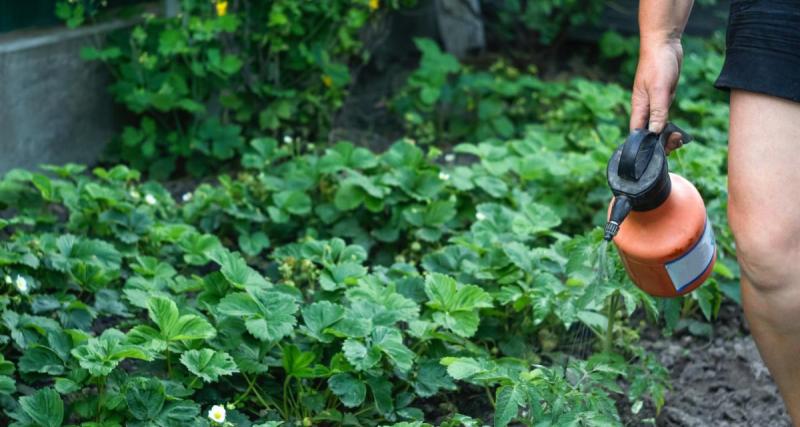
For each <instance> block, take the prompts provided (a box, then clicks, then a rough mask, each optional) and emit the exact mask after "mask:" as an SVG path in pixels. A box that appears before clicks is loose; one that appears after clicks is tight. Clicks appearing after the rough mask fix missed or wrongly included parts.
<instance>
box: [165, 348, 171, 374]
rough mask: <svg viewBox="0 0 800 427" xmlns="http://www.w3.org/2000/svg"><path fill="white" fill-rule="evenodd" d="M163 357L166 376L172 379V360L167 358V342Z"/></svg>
mask: <svg viewBox="0 0 800 427" xmlns="http://www.w3.org/2000/svg"><path fill="white" fill-rule="evenodd" d="M164 357H165V358H166V359H167V378H169V379H172V362H171V361H170V360H169V343H167V349H166V350H165V351H164Z"/></svg>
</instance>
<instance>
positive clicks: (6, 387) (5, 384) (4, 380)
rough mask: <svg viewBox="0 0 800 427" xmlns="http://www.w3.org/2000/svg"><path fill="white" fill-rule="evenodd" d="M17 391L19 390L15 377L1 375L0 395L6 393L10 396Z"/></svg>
mask: <svg viewBox="0 0 800 427" xmlns="http://www.w3.org/2000/svg"><path fill="white" fill-rule="evenodd" d="M15 391H17V385H16V381H14V378H11V377H7V376H5V375H0V395H2V394H4V395H6V396H10V395H12V394H13V393H14V392H15Z"/></svg>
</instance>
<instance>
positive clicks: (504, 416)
mask: <svg viewBox="0 0 800 427" xmlns="http://www.w3.org/2000/svg"><path fill="white" fill-rule="evenodd" d="M496 396H497V397H496V398H495V411H494V425H495V427H505V426H507V425H508V423H510V422H511V420H513V419H514V418H516V416H517V414H518V413H519V408H520V407H521V406H524V405H525V400H526V398H525V392H524V391H523V390H522V388H521V386H518V385H514V386H502V387H500V388H498V389H497V394H496Z"/></svg>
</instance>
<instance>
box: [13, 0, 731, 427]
mask: <svg viewBox="0 0 800 427" xmlns="http://www.w3.org/2000/svg"><path fill="white" fill-rule="evenodd" d="M544 3H546V4H548V5H550V6H549V8H543V9H542V10H538V9H537V10H536V11H528V12H529V13H531V14H536V13H539V14H540V15H537V16H540V18H542V19H544V18H543V17H551V18H552V17H553V16H561V15H560V14H566V13H572V12H571V11H573V8H575V7H577V6H576V5H580V4H581V3H580V2H566V3H565V4H564V5H561V4H560V3H561V2H556V1H553V2H542V4H544ZM256 5H258V6H260V7H259V8H255V6H256ZM183 6H184V11H185V14H184V15H182V16H179V17H175V18H158V17H153V16H150V17H147V18H146V19H145V21H143V22H142V24H140V25H139V26H137V27H135V28H134V29H133V31H131V33H130V34H126V35H125V37H123V38H121V39H120V41H117V42H114V41H112V42H111V43H110V44H108V45H107V46H105V47H104V48H103V49H87V50H86V52H85V55H86V56H87V58H90V59H100V60H103V61H107V62H108V63H109V64H110V65H111V66H112V69H113V70H115V72H116V73H117V75H116V80H115V83H114V84H113V86H112V88H111V89H112V92H113V93H114V94H115V96H116V97H117V99H118V100H119V101H120V102H121V103H123V104H124V105H125V106H126V107H127V108H129V109H130V110H131V111H132V112H134V113H136V114H137V118H138V119H139V123H140V124H139V126H138V127H137V126H131V127H129V128H126V129H125V131H124V132H123V134H122V135H121V139H120V142H121V145H119V146H118V149H119V150H120V151H119V153H120V154H121V156H122V158H124V159H126V160H127V161H128V162H129V164H128V165H117V166H111V167H106V168H99V167H98V168H95V169H93V170H91V171H88V169H87V168H86V167H85V166H80V165H66V166H58V167H56V166H44V167H43V170H42V172H41V173H40V172H32V171H25V170H14V171H11V172H9V173H8V174H6V176H5V177H4V178H3V179H2V181H0V204H2V207H3V209H4V211H3V212H4V215H3V217H2V220H0V229H2V232H3V233H4V235H5V239H4V241H3V242H2V243H0V269H1V270H0V271H2V274H3V276H4V280H2V282H1V283H0V311H2V315H1V316H0V347H2V358H0V408H2V411H3V412H4V413H5V414H6V415H7V416H8V417H10V419H11V420H13V424H12V425H14V426H59V425H62V424H64V425H82V426H116V425H134V426H187V425H197V426H205V425H209V424H212V425H213V424H217V423H216V422H215V421H213V420H211V419H210V418H209V417H207V416H206V415H207V413H208V411H209V410H210V408H211V407H212V405H225V406H226V407H227V417H226V422H225V423H226V424H228V425H237V426H250V425H254V426H277V425H280V424H281V423H285V424H287V425H288V424H296V425H299V424H302V425H306V426H308V425H313V424H323V425H345V424H346V425H391V424H395V425H398V426H405V425H409V426H412V425H413V426H419V425H423V424H425V425H427V424H436V425H443V426H459V425H465V426H473V425H483V424H494V425H496V426H505V425H507V424H509V423H512V422H514V423H523V424H526V425H619V424H621V423H622V420H623V416H630V414H631V413H632V414H633V416H637V414H638V415H639V416H640V417H643V418H644V417H653V416H654V415H655V413H656V412H657V411H658V410H659V409H660V408H661V407H662V406H663V404H664V399H665V393H666V391H667V390H668V387H669V385H668V375H667V372H666V371H665V369H664V368H663V367H662V366H661V365H660V364H659V363H658V361H657V360H656V358H655V357H654V356H653V355H652V354H649V353H648V352H647V351H645V350H644V349H643V347H642V346H641V345H640V343H639V334H640V332H641V328H642V327H643V325H642V322H640V321H641V320H646V321H647V322H648V323H649V324H650V325H656V327H660V328H663V331H664V332H665V333H672V332H674V331H676V330H684V329H685V330H688V332H690V333H693V334H701V335H702V334H710V333H711V331H712V329H711V326H710V324H709V323H708V322H707V321H708V320H710V319H713V317H714V316H715V315H716V313H717V310H718V309H719V306H720V304H721V303H722V300H723V299H724V298H732V299H734V300H737V299H738V285H737V279H738V268H737V266H736V264H735V262H734V257H733V254H734V248H733V244H732V238H731V235H730V232H729V230H728V227H727V223H726V219H725V207H726V200H727V193H726V176H725V158H726V146H725V140H726V136H725V135H726V131H727V112H728V111H727V106H726V104H725V102H724V100H725V97H724V94H721V93H717V92H714V91H713V89H711V87H710V81H711V79H713V77H714V75H715V73H716V71H717V70H718V69H719V66H720V64H721V62H720V61H721V54H720V41H719V39H710V40H689V41H687V43H686V47H687V54H686V58H685V61H684V74H683V77H682V84H681V89H680V92H679V95H678V98H677V101H676V105H675V108H674V111H673V116H672V117H673V120H675V121H677V122H678V123H680V124H681V125H682V126H685V127H686V128H687V130H688V131H689V132H690V133H692V134H693V135H694V136H695V137H696V139H697V141H698V142H697V143H695V144H692V145H689V146H687V147H686V148H685V149H682V150H680V151H678V152H677V153H675V155H673V157H672V158H671V159H670V166H671V168H672V170H673V171H675V172H677V173H679V174H682V175H685V176H687V177H690V179H691V180H692V181H693V182H694V183H695V184H696V185H697V187H698V188H699V189H700V190H701V192H702V193H703V196H704V198H705V200H706V203H707V208H708V214H709V217H710V218H711V222H712V224H714V227H715V230H714V231H715V233H716V235H717V238H718V245H719V260H718V263H717V265H716V267H715V274H714V275H713V276H712V278H711V279H710V280H709V282H708V283H707V284H705V285H703V287H701V288H700V289H698V290H697V291H695V292H693V293H691V294H690V295H689V296H688V297H686V298H681V299H672V300H659V299H655V298H653V297H650V296H648V295H646V294H644V293H643V292H641V291H640V290H639V289H638V288H636V287H635V286H634V285H632V284H631V283H630V281H629V280H628V279H627V277H626V275H625V273H624V270H623V269H622V267H621V265H620V263H619V260H618V258H617V257H616V256H615V255H613V254H612V255H611V256H609V257H604V256H600V255H599V254H600V250H601V234H600V230H599V227H598V226H600V225H601V224H602V223H603V219H604V212H605V206H606V204H607V203H608V199H609V197H610V194H609V192H608V190H607V188H606V186H605V176H604V171H605V165H606V162H607V160H608V158H609V156H610V155H611V153H612V151H613V150H614V149H615V147H616V146H617V145H618V144H619V143H620V142H621V141H622V140H623V139H624V137H625V134H626V133H627V129H626V123H627V116H628V112H629V104H628V103H629V98H630V93H629V92H628V90H627V89H626V88H625V86H627V83H626V84H625V86H622V85H620V84H618V83H615V82H609V81H599V80H590V79H586V78H581V77H570V78H562V79H547V78H544V77H542V76H541V75H540V74H539V73H538V72H537V69H536V67H534V66H531V67H529V68H526V69H520V68H518V67H516V66H514V65H512V61H509V60H500V61H497V62H495V63H494V64H493V65H491V66H488V67H479V66H474V65H468V64H465V63H461V62H459V61H458V60H456V59H455V58H453V57H452V56H450V55H448V54H446V53H444V52H442V51H441V49H440V48H439V46H438V45H437V44H436V43H435V42H434V41H432V40H427V39H418V40H416V41H415V43H416V46H417V47H418V49H419V51H420V54H421V61H420V65H419V67H418V68H417V69H416V70H415V71H414V72H412V73H411V74H410V76H409V78H408V80H407V82H406V84H405V85H404V87H403V88H402V89H401V90H400V91H399V92H398V93H397V94H396V95H395V96H393V98H392V99H391V100H389V103H390V105H391V108H392V111H393V112H394V113H395V114H397V116H398V117H399V118H401V119H402V121H403V122H404V123H405V125H406V128H405V132H406V134H407V137H406V138H403V139H401V140H399V141H397V142H395V143H394V144H392V145H391V146H390V147H389V148H388V149H387V150H386V151H384V152H382V153H376V152H373V151H371V150H369V149H367V148H364V147H358V146H355V145H354V144H352V143H349V142H347V141H339V142H336V143H331V144H328V143H325V144H314V145H312V144H303V143H300V142H302V141H319V140H323V139H325V138H326V134H325V129H326V127H325V123H326V122H327V120H328V118H329V117H330V116H331V115H332V114H333V113H334V112H335V111H336V108H337V107H338V106H339V105H341V102H342V100H343V97H344V96H345V93H346V91H345V89H346V86H347V77H346V76H347V69H348V67H347V65H348V63H349V62H350V61H354V60H355V59H353V58H354V56H353V55H355V57H358V56H359V55H360V54H359V53H358V52H361V51H360V50H359V47H360V46H361V44H360V42H358V37H357V36H358V34H360V33H359V32H360V31H365V30H364V28H365V26H369V25H371V24H370V22H371V20H370V19H373V20H374V19H380V17H379V15H380V13H382V11H383V10H384V8H397V7H402V6H404V5H402V4H388V5H381V4H380V3H375V2H349V1H344V0H342V1H339V0H337V1H334V2H331V4H330V5H326V6H325V7H323V6H322V3H317V2H306V1H280V2H279V1H257V2H252V3H250V2H242V3H238V2H232V3H231V4H229V5H228V6H227V7H228V8H229V9H227V11H226V13H219V12H218V11H217V8H216V5H215V4H213V3H210V2H199V1H197V2H195V1H184V2H183ZM595 6H597V5H596V4H593V7H595ZM59 7H60V8H61V10H60V13H61V14H62V15H63V17H64V18H65V19H67V20H69V22H71V23H72V24H79V23H80V21H81V20H85V19H90V18H91V15H92V13H88V14H87V12H86V11H87V10H92V9H91V8H88V7H84V3H80V2H78V3H61V6H59ZM248 7H253V9H248ZM79 8H83V9H80V10H79ZM255 9H258V11H257V12H255ZM582 10H584V11H585V13H586V16H584V17H583V18H582V20H581V21H580V22H590V21H591V20H592V16H593V13H595V12H592V11H593V10H594V9H592V8H589V9H582ZM248 12H254V13H253V14H249V13H248ZM554 14H555V15H554ZM370 17H372V18H370ZM531 19H533V18H531ZM575 19H577V18H575ZM532 22H538V21H532ZM551 22H560V21H558V20H555V21H551ZM564 22H565V23H566V22H571V23H572V24H575V23H577V22H572V21H570V20H567V21H564ZM265 23H266V24H265ZM314 23H316V24H314ZM313 28H316V30H313V31H312V30H310V29H313ZM532 28H534V29H535V28H537V27H535V26H534V27H532ZM559 28H560V27H559ZM558 32H559V30H558V29H557V28H556V29H553V28H550V27H543V29H542V34H541V37H542V43H550V42H552V41H553V39H554V38H557V34H558ZM317 36H318V37H317ZM635 43H636V42H635V41H634V40H630V39H626V38H624V37H622V36H620V35H618V34H613V33H609V34H607V35H605V36H604V37H603V38H602V39H601V41H600V45H599V47H600V50H601V52H602V55H603V58H604V60H606V61H607V62H608V63H609V64H614V65H609V67H617V66H618V67H619V68H618V69H617V68H615V69H614V70H611V72H613V73H617V74H616V75H619V74H618V72H619V71H620V70H621V73H623V74H622V76H623V77H621V78H620V80H622V81H624V82H628V81H630V78H631V75H630V73H631V72H632V69H631V65H630V64H631V63H632V61H634V58H633V56H632V55H635V52H636V45H635ZM321 46H326V47H327V50H324V51H323V50H322V49H321ZM701 52H702V55H700V53H701ZM263 55H266V56H263ZM264 58H266V59H264ZM262 67H263V68H262ZM248 68H250V69H251V71H252V73H254V74H253V75H257V76H264V75H266V76H275V74H274V73H278V74H280V75H282V76H284V77H285V76H287V75H289V76H293V75H294V76H298V78H297V79H292V80H291V81H286V80H284V78H280V79H277V80H276V79H271V78H268V79H261V78H258V79H255V80H252V79H251V77H248V73H249V72H248V71H246V70H247V69H248ZM624 73H628V74H624ZM299 76H302V78H300V77H299ZM326 76H327V77H328V78H329V80H328V79H327V78H325V77H326ZM326 82H327V83H326ZM289 134H291V135H293V136H294V138H288V139H285V138H283V135H289ZM220 161H225V162H228V163H229V166H230V168H229V170H231V172H229V173H223V174H220V175H217V176H216V177H215V178H214V179H213V180H208V182H204V183H202V184H199V185H198V186H196V188H193V189H192V190H191V191H189V192H186V193H183V194H180V193H178V194H176V193H174V192H170V191H169V190H168V189H167V188H168V186H165V185H164V184H162V183H158V182H156V181H152V180H150V179H152V178H157V177H164V176H168V175H170V174H173V173H178V172H196V173H207V172H208V171H210V170H219V165H217V164H216V163H218V162H220ZM176 165H177V166H179V168H178V169H176V168H175V167H176ZM137 168H139V169H143V170H145V171H146V172H147V173H148V178H149V179H148V180H145V181H143V180H142V173H141V172H139V171H137V170H136V169H137ZM181 168H183V169H181ZM632 319H636V320H632ZM620 402H627V403H628V404H627V405H623V404H621V403H620ZM645 406H647V407H648V408H650V409H647V410H645V409H643V408H644V407H645ZM647 411H649V412H647ZM651 421H652V420H651Z"/></svg>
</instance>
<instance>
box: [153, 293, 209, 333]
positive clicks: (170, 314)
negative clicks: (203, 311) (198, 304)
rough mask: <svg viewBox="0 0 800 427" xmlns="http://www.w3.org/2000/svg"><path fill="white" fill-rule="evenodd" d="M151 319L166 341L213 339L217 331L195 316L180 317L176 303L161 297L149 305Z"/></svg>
mask: <svg viewBox="0 0 800 427" xmlns="http://www.w3.org/2000/svg"><path fill="white" fill-rule="evenodd" d="M147 313H148V315H149V317H150V319H151V320H152V321H153V322H154V323H155V324H156V325H158V327H159V329H160V335H161V338H162V339H163V340H164V341H167V342H169V341H189V340H199V339H209V338H213V337H214V336H215V335H216V334H217V331H216V330H215V329H214V327H213V326H211V324H210V323H208V321H207V320H205V319H203V318H202V317H200V316H197V315H194V314H184V315H182V316H181V315H180V312H179V311H178V306H177V305H176V304H175V301H173V300H171V299H169V298H166V297H161V296H156V297H152V298H150V299H149V301H148V303H147Z"/></svg>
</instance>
